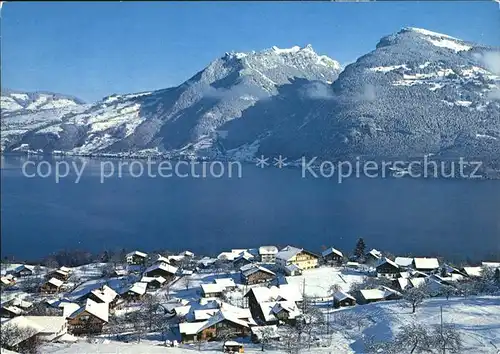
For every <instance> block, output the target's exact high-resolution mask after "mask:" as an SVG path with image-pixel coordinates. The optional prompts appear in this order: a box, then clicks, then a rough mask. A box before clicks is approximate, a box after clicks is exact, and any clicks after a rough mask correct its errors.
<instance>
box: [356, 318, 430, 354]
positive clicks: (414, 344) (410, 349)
mask: <svg viewBox="0 0 500 354" xmlns="http://www.w3.org/2000/svg"><path fill="white" fill-rule="evenodd" d="M365 346H366V348H365V351H366V352H367V353H384V354H385V353H387V354H399V353H402V352H405V353H409V354H417V353H432V352H433V351H432V348H433V346H434V338H433V336H432V335H431V333H429V331H428V330H427V328H426V327H425V326H424V325H421V324H417V323H410V324H407V325H403V326H401V327H399V329H398V333H397V334H396V336H395V337H394V339H393V340H392V341H386V342H375V341H374V340H373V338H371V339H369V340H368V341H366V343H365ZM403 348H404V349H403Z"/></svg>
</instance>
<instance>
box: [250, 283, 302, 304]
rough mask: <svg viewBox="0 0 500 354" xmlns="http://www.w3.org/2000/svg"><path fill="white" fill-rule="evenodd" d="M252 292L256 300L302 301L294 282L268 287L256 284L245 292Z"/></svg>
mask: <svg viewBox="0 0 500 354" xmlns="http://www.w3.org/2000/svg"><path fill="white" fill-rule="evenodd" d="M250 292H252V293H253V294H254V296H255V299H256V300H257V302H259V303H260V302H269V301H278V300H280V299H282V300H288V301H295V302H300V301H302V300H303V299H302V294H301V292H300V290H299V288H298V287H297V286H296V285H294V284H282V285H280V286H279V287H277V286H271V287H270V288H268V287H265V286H256V287H253V288H251V289H250V290H249V291H248V292H247V294H249V293H250Z"/></svg>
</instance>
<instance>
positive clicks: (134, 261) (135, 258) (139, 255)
mask: <svg viewBox="0 0 500 354" xmlns="http://www.w3.org/2000/svg"><path fill="white" fill-rule="evenodd" d="M147 258H148V255H147V253H144V252H140V251H133V252H130V253H127V255H126V256H125V261H126V262H127V263H128V264H131V265H144V264H146V261H147Z"/></svg>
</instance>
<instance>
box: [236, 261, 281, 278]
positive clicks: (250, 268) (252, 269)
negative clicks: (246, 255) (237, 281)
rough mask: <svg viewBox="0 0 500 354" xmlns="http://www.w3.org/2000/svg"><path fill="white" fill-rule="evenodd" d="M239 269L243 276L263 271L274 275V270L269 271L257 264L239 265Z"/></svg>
mask: <svg viewBox="0 0 500 354" xmlns="http://www.w3.org/2000/svg"><path fill="white" fill-rule="evenodd" d="M240 271H241V273H242V274H243V275H244V276H245V277H248V276H249V275H252V274H254V273H257V272H265V273H268V274H270V275H275V274H274V272H272V271H270V270H269V269H267V268H265V267H261V266H259V265H257V264H247V265H246V266H243V267H241V268H240Z"/></svg>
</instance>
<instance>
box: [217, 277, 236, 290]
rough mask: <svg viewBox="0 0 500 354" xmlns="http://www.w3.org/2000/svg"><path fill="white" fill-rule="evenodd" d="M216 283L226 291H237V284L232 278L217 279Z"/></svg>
mask: <svg viewBox="0 0 500 354" xmlns="http://www.w3.org/2000/svg"><path fill="white" fill-rule="evenodd" d="M214 283H215V284H217V285H219V286H220V287H222V288H224V290H234V289H236V283H235V282H234V280H233V279H232V278H219V279H215V280H214Z"/></svg>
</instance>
